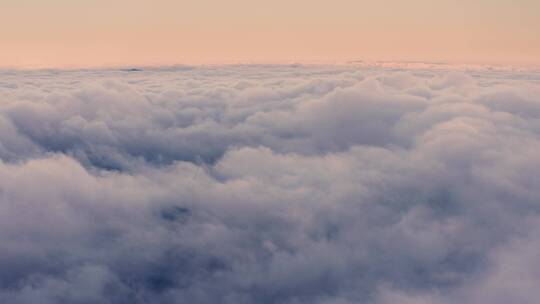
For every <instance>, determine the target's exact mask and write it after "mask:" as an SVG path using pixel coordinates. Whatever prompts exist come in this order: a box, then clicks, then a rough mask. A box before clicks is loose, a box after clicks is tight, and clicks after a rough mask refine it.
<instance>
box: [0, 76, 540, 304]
mask: <svg viewBox="0 0 540 304" xmlns="http://www.w3.org/2000/svg"><path fill="white" fill-rule="evenodd" d="M538 151H540V74H538V73H533V72H530V73H527V72H523V71H521V72H519V71H510V70H506V71H505V70H502V71H493V70H488V69H485V70H483V69H478V70H474V71H473V70H470V71H467V70H464V71H455V70H452V71H450V70H435V69H418V70H403V69H399V68H366V67H363V68H358V67H354V66H297V65H292V66H241V65H239V66H225V67H177V68H170V69H150V70H144V71H142V70H141V71H139V70H132V71H114V70H103V71H63V72H62V71H2V72H0V158H1V162H0V244H2V245H1V248H2V250H0V269H1V270H2V271H0V302H2V303H201V304H203V303H235V304H237V303H284V304H302V303H321V304H322V303H325V304H326V303H328V304H347V303H372V304H389V303H405V304H408V303H411V304H420V303H436V304H449V303H501V304H502V303H536V299H538V297H540V292H539V291H538V288H537V286H539V284H540V263H539V262H538V259H537V257H538V255H539V254H540V242H539V241H538V238H537V236H538V233H540V203H539V202H540V174H539V173H538V172H540V154H539V153H538Z"/></svg>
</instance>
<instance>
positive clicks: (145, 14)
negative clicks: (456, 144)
mask: <svg viewBox="0 0 540 304" xmlns="http://www.w3.org/2000/svg"><path fill="white" fill-rule="evenodd" d="M0 7H1V9H0V45H1V46H2V51H1V52H0V67H79V66H92V67H98V66H99V67H102V66H110V65H171V64H199V63H229V62H261V63H266V62H291V61H295V62H309V61H348V60H368V61H373V60H389V61H445V62H460V63H501V64H528V65H535V66H537V65H539V64H540V59H539V58H540V56H539V54H540V1H537V0H514V1H510V0H490V1H488V0H477V1H464V0H452V1H450V0H438V1H428V0H410V1H395V0H384V1H358V0H357V1H352V0H337V1H307V0H298V1H294V2H293V1H284V0H275V1H265V2H264V3H263V2H262V1H247V0H231V1H209V0H197V1H194V0H193V1H191V0H190V1H186V0H180V1H172V0H155V1H142V0H130V1H128V0H113V1H104V0H93V1H89V0H76V1H73V0H69V1H68V0H48V1H38V0H0Z"/></svg>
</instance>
